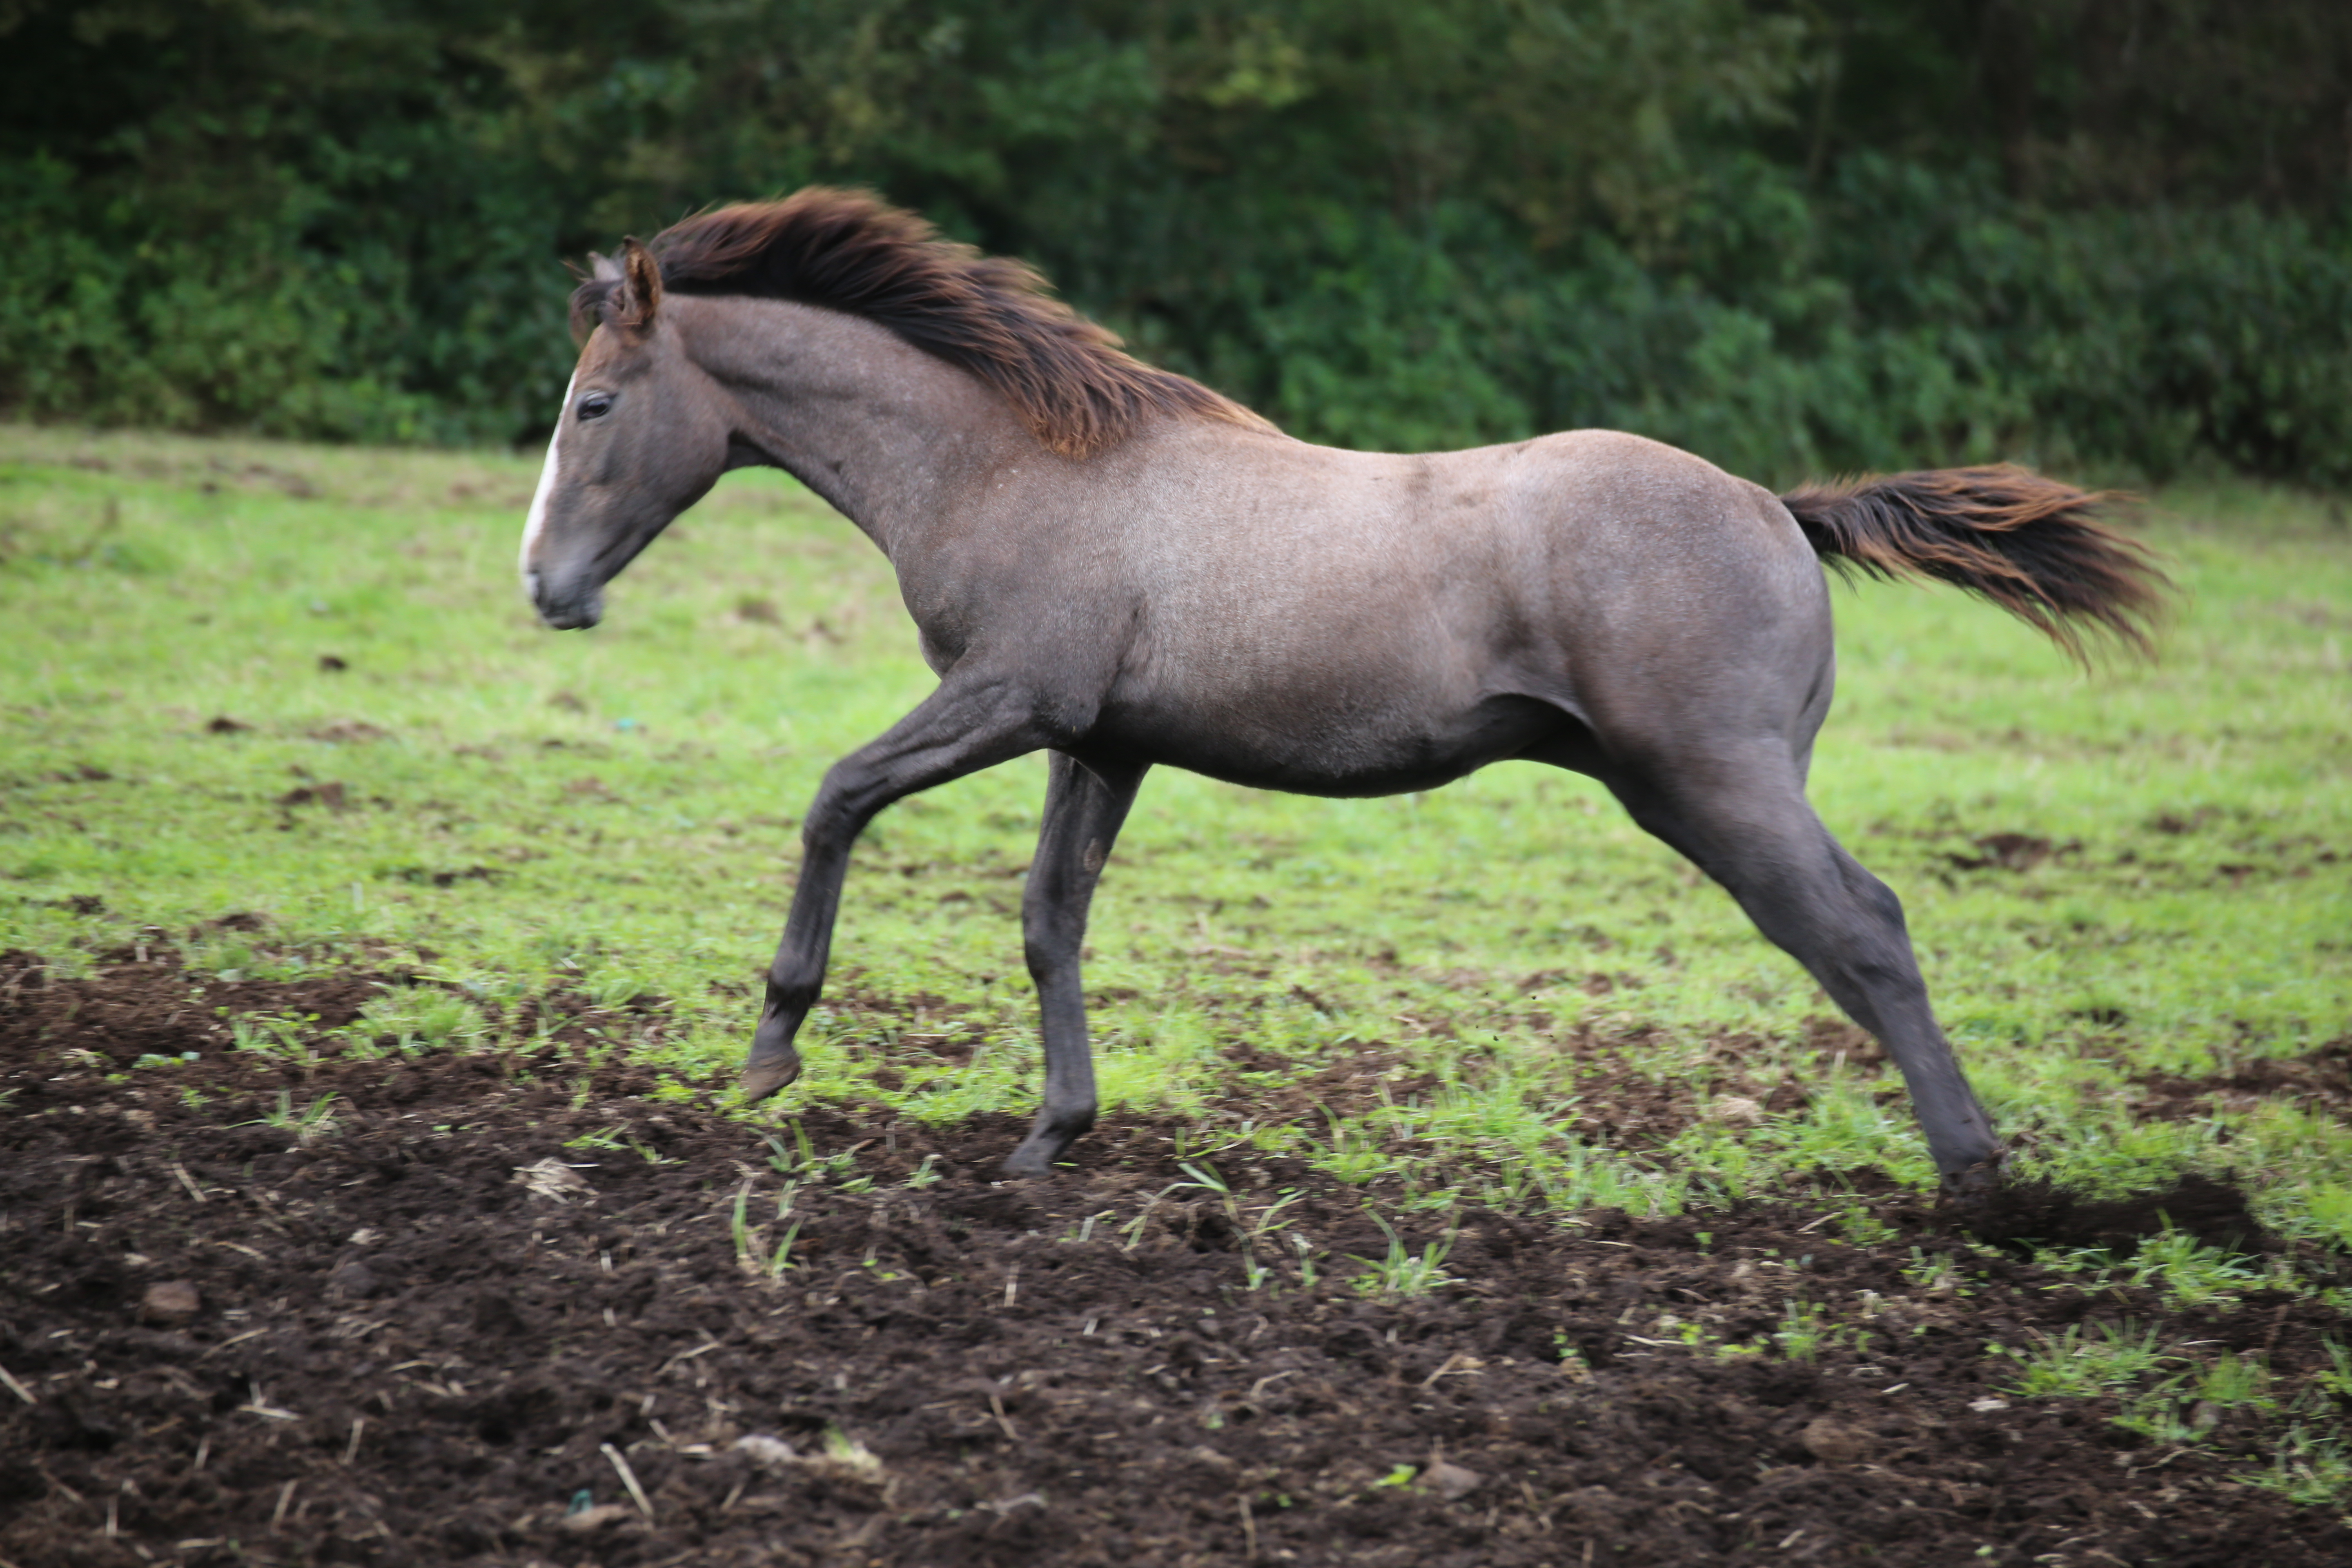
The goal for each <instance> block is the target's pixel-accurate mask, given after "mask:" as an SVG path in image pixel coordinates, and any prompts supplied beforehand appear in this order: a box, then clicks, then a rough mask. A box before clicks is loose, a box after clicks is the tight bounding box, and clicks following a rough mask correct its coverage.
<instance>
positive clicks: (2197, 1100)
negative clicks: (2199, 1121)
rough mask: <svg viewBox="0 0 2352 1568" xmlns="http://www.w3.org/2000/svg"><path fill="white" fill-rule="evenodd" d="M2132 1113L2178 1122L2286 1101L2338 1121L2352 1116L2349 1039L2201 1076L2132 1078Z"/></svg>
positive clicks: (2147, 1119)
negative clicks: (2325, 1114) (2266, 1103)
mask: <svg viewBox="0 0 2352 1568" xmlns="http://www.w3.org/2000/svg"><path fill="white" fill-rule="evenodd" d="M2131 1085H2132V1091H2133V1110H2134V1111H2135V1113H2136V1114H2137V1115H2138V1116H2139V1117H2140V1118H2141V1119H2142V1120H2144V1121H2185V1120H2188V1119H2190V1118H2193V1117H2200V1116H2210V1115H2211V1114H2212V1113H2213V1112H2214V1111H2216V1110H2235V1111H2245V1110H2252V1109H2253V1108H2254V1106H2255V1105H2256V1104H2257V1103H2259V1102H2260V1101H2262V1100H2275V1099H2291V1100H2299V1101H2301V1102H2302V1103H2303V1104H2305V1105H2306V1106H2310V1107H2312V1108H2313V1109H2315V1110H2326V1112H2327V1113H2328V1114H2330V1115H2332V1116H2335V1117H2336V1118H2338V1119H2346V1118H2352V1038H2346V1039H2340V1040H2330V1041H2329V1042H2328V1043H2327V1044H2326V1045H2324V1046H2322V1047H2319V1048H2318V1049H2317V1050H2315V1051H2311V1052H2308V1053H2306V1054H2305V1055H2303V1056H2300V1057H2285V1058H2264V1059H2263V1060H2260V1061H2251V1062H2247V1063H2245V1064H2244V1065H2243V1066H2241V1067H2237V1068H2232V1069H2231V1070H2230V1071H2228V1072H2219V1073H2208V1074H2205V1075H2203V1076H2201V1077H2195V1078H2189V1077H2182V1076H2179V1075H2177V1074H2172V1073H2149V1074H2145V1075H2143V1076H2141V1077H2138V1078H2135V1079H2132V1080H2131Z"/></svg>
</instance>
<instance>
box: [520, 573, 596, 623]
mask: <svg viewBox="0 0 2352 1568" xmlns="http://www.w3.org/2000/svg"><path fill="white" fill-rule="evenodd" d="M523 588H524V590H525V591H526V592H527V593H529V594H530V603H531V607H532V608H534V609H536V610H537V611H538V612H539V618H540V619H541V620H542V621H544V622H546V623H547V624H548V625H549V626H552V627H554V628H555V629H556V630H557V631H559V632H576V631H580V630H583V629H584V628H586V627H588V626H594V625H595V624H596V623H597V622H598V621H601V620H603V619H604V590H603V589H602V588H593V587H592V588H583V587H580V586H578V585H576V584H572V585H558V584H551V583H550V582H549V580H548V578H547V575H546V574H544V573H540V572H527V573H525V574H523Z"/></svg>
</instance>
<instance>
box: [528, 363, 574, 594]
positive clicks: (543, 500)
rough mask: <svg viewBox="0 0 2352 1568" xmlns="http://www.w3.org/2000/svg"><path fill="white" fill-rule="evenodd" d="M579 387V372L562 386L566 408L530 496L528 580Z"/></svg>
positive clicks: (560, 414) (559, 414) (557, 419)
mask: <svg viewBox="0 0 2352 1568" xmlns="http://www.w3.org/2000/svg"><path fill="white" fill-rule="evenodd" d="M579 384H580V373H579V372H578V371H574V372H572V379H571V380H570V381H568V382H566V383H565V384H564V386H563V406H562V407H561V408H559V409H557V410H556V412H555V434H554V435H552V436H550V437H548V438H547V466H546V467H545V468H541V469H540V470H539V489H537V490H535V491H533V492H532V494H531V498H530V516H529V517H527V518H525V519H524V520H523V525H522V555H521V558H520V566H521V571H522V574H523V576H524V577H525V578H526V579H528V578H529V577H530V547H531V546H532V545H534V544H537V543H538V542H539V535H540V531H541V529H544V528H545V527H546V526H547V498H548V497H549V496H551V495H552V494H554V493H555V470H556V469H557V468H558V467H559V466H560V465H559V464H558V462H557V460H556V453H555V449H556V447H557V446H558V445H560V444H561V443H562V440H563V421H564V418H565V417H566V416H568V415H570V414H571V412H572V388H574V387H576V386H578V385H579Z"/></svg>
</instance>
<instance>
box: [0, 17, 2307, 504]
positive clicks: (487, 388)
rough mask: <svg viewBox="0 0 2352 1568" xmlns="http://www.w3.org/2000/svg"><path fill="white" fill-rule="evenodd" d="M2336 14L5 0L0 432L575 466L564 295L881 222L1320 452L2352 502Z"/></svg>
mask: <svg viewBox="0 0 2352 1568" xmlns="http://www.w3.org/2000/svg"><path fill="white" fill-rule="evenodd" d="M2347 83H2352V8H2347V7H2345V6H2343V5H2340V4H2336V3H2334V0H2328V3H2326V4H2320V3H2308V0H2040V3H2028V0H1795V3H1788V4H1767V3H1763V0H1446V3H1439V0H1346V3H1341V0H1279V3H1276V0H1155V3H1153V4H1150V5H1133V4H1108V3H1103V0H1060V3H1056V4H1040V3H1037V0H1000V3H999V4H997V5H991V6H985V7H981V6H970V5H960V4H954V3H950V0H860V3H857V4H851V3H849V0H606V3H604V4H603V5H599V6H597V7H595V8H593V10H589V11H583V10H582V9H581V8H579V7H577V6H574V5H555V4H552V3H550V0H519V3H516V4H510V5H504V6H493V7H484V6H479V5H461V4H457V0H339V3H332V4H330V3H325V0H307V3H306V0H286V3H278V4H265V3H263V0H0V237H5V239H6V240H7V241H9V242H10V243H9V244H8V246H7V254H9V256H10V257H11V258H12V265H11V267H10V268H7V269H6V270H5V272H0V400H5V402H7V403H9V404H13V405H16V406H17V407H19V408H20V409H23V410H26V411H29V412H31V413H34V414H39V415H71V416H83V417H94V418H100V419H105V420H113V421H136V422H142V423H151V424H165V425H175V426H219V425H236V426H251V427H256V428H260V429H265V430H273V431H280V432H286V433H293V434H306V435H326V436H349V437H363V438H370V439H427V440H451V441H459V440H480V439H491V440H509V439H521V438H527V437H529V436H530V435H531V434H532V433H533V432H534V430H536V429H541V428H543V427H544V422H545V420H546V419H547V418H548V417H549V416H550V415H551V412H552V403H553V400H554V398H555V396H556V395H557V393H558V392H559V391H560V389H561V387H562V382H563V377H564V374H565V371H566V368H567V364H568V361H569V358H570V353H571V350H570V345H569V342H568V341H567V340H566V338H565V336H564V332H563V328H562V295H563V293H564V292H565V290H566V289H567V287H568V282H569V279H568V278H567V276H566V275H565V273H564V272H563V270H562V267H561V266H560V265H559V262H560V260H561V259H562V258H565V257H576V256H578V255H580V254H581V253H583V252H584V251H585V250H587V249H589V248H591V247H610V246H611V245H612V243H613V242H614V240H615V239H616V238H617V237H619V236H620V235H621V234H623V233H629V232H634V233H637V234H641V235H643V234H649V233H650V232H652V231H653V230H655V229H656V228H658V227H660V226H663V225H664V224H666V223H667V222H670V221H673V220H675V219H676V218H677V217H678V216H683V215H684V214H686V213H688V212H689V211H692V210H695V209H697V208H698V207H700V206H702V205H707V204H709V203H711V202H714V201H718V200H724V199H736V198H740V197H745V196H755V195H766V194H771V193H774V192H778V191H782V190H787V189H791V188H793V187H795V186H798V185H800V184H806V183H809V182H812V181H819V180H823V181H829V182H835V183H846V184H867V185H871V186H874V187H875V188H877V189H878V190H880V191H882V192H883V193H884V194H886V195H888V196H890V197H891V198H892V199H894V200H897V201H900V202H903V203H906V204H908V205H914V206H917V207H919V208H921V209H922V210H923V211H925V212H926V213H928V214H929V215H930V216H932V217H933V218H934V219H935V220H937V221H938V222H940V224H941V226H943V227H945V228H947V229H948V230H949V231H950V233H953V234H956V235H958V236H960V237H965V238H969V239H971V240H974V241H976V242H977V243H980V244H982V245H984V246H986V247H990V248H992V249H997V250H1003V251H1008V252H1013V253H1016V254H1020V255H1023V256H1025V257H1027V258H1030V259H1032V260H1034V261H1036V262H1038V263H1039V264H1040V265H1041V266H1043V267H1044V268H1045V269H1046V270H1047V271H1048V272H1049V274H1051V275H1052V276H1053V277H1054V278H1055V279H1056V280H1057V281H1058V282H1059V283H1060V284H1061V286H1062V287H1063V288H1064V289H1065V291H1066V292H1067V293H1068V294H1069V295H1070V296H1071V297H1072V299H1073V300H1075V301H1076V303H1077V304H1078V305H1079V306H1080V307H1081V308H1083V309H1085V310H1088V311H1089V312H1091V313H1094V314H1096V315H1097V316H1099V317H1101V318H1102V319H1104V320H1105V321H1108V322H1109V323H1110V324H1111V325H1113V326H1115V327H1116V328H1118V330H1119V331H1122V332H1125V333H1126V334H1128V335H1129V338H1130V339H1131V340H1132V341H1133V342H1135V344H1136V346H1137V347H1138V348H1139V350H1140V351H1141V352H1142V353H1145V354H1146V355H1148V356H1150V357H1152V358H1155V359H1157V360H1160V361H1161V362H1162V363H1169V364H1171V365H1173V366H1174V367H1176V368H1179V369H1182V370H1185V371H1188V372H1190V373H1192V374H1198V375H1201V376H1202V377H1203V378H1205V379H1207V380H1209V381H1211V382H1212V383H1213V384H1216V385H1218V386H1219V387H1220V388H1221V389H1223V390H1225V391H1228V392H1231V393H1233V394H1234V395H1238V396H1241V397H1243V398H1244V399H1245V400H1247V401H1249V402H1251V403H1253V404H1254V405H1257V406H1259V407H1261V408H1263V409H1265V411H1266V412H1267V413H1268V414H1270V415H1271V416H1274V417H1275V418H1276V419H1277V420H1279V421H1281V422H1282V423H1283V424H1284V425H1285V426H1286V427H1288V428H1290V429H1292V430H1294V431H1296V432H1297V433H1299V434H1301V435H1305V436H1308V437H1315V438H1318V439H1327V440H1334V441H1340V442H1345V443H1350V444H1357V445H1365V446H1385V447H1408V446H1439V445H1457V444H1462V443H1466V442H1472V441H1477V440H1485V439H1503V438H1510V437H1519V436H1524V435H1528V434H1531V433H1535V432H1537V431H1540V430H1544V429H1549V428H1557V427H1563V426H1573V425H1579V424H1607V425H1616V426H1626V427H1630V428H1635V429H1640V430H1643V431H1645V432H1647V433H1649V434H1653V435H1656V436H1659V437H1663V438H1665V439H1668V440H1673V441H1677V442H1680V443H1683V444H1685V445H1689V446H1691V447H1695V448H1696V449H1697V450H1699V451H1701V452H1704V453H1706V455H1708V456H1710V457H1713V458H1717V460H1718V461H1722V462H1724V463H1726V464H1727V465H1728V466H1731V467H1734V468H1739V469H1742V470H1744V471H1748V472H1751V473H1756V474H1759V475H1765V476H1777V475H1788V474H1792V473H1794V472H1796V471H1798V470H1801V469H1807V468H1836V467H1848V466H1860V465H1882V466H1883V465H1891V464H1899V463H1908V462H1916V461H1937V462H1946V461H1958V460H1963V459H1974V458H1990V457H1995V456H2017V457H2026V458H2039V459H2041V460H2043V461H2047V462H2067V461H2073V462H2095V463H2098V464H2102V465H2105V466H2108V467H2127V468H2137V469H2140V470H2144V471H2147V472H2149V473H2162V472H2165V471H2168V470H2169V469H2173V468H2179V467H2181V466H2183V465H2187V464H2195V463H2200V462H2205V463H2210V462H2217V461H2218V462H2225V463H2229V464H2231V465H2236V466H2240V467H2244V468H2252V469H2257V470H2261V471H2264V472H2270V473H2276V474H2283V475H2288V476H2294V477H2299V478H2303V479H2311V480H2316V481H2323V482H2342V481H2344V480H2347V479H2352V341H2347V333H2352V328H2347V323H2352V243H2347V241H2348V240H2352V206H2347V199H2346V198H2347V192H2352V90H2347Z"/></svg>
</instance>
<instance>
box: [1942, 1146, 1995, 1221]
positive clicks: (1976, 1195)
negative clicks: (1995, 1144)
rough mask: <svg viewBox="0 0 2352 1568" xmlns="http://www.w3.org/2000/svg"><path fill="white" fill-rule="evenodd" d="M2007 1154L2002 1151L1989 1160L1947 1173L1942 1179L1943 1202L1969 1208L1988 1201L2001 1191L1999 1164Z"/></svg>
mask: <svg viewBox="0 0 2352 1568" xmlns="http://www.w3.org/2000/svg"><path fill="white" fill-rule="evenodd" d="M2007 1154H2008V1151H2007V1150H2003V1151H2001V1152H2000V1153H1998V1154H1995V1155H1993V1156H1991V1157H1990V1159H1984V1160H1979V1161H1978V1162H1977V1163H1975V1164H1973V1165H1969V1166H1967V1167H1965V1168H1964V1169H1961V1170H1958V1171H1953V1172H1949V1173H1947V1174H1946V1175H1945V1177H1944V1187H1943V1197H1944V1201H1945V1202H1947V1203H1951V1204H1958V1205H1961V1206H1963V1207H1970V1208H1972V1207H1976V1206H1978V1205H1982V1204H1985V1203H1987V1202H1989V1201H1990V1199H1991V1197H1992V1195H1993V1194H1995V1193H1998V1192H1999V1191H2000V1189H2001V1186H2002V1177H2001V1162H2002V1160H2003V1159H2004V1158H2005V1157H2006V1155H2007Z"/></svg>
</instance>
